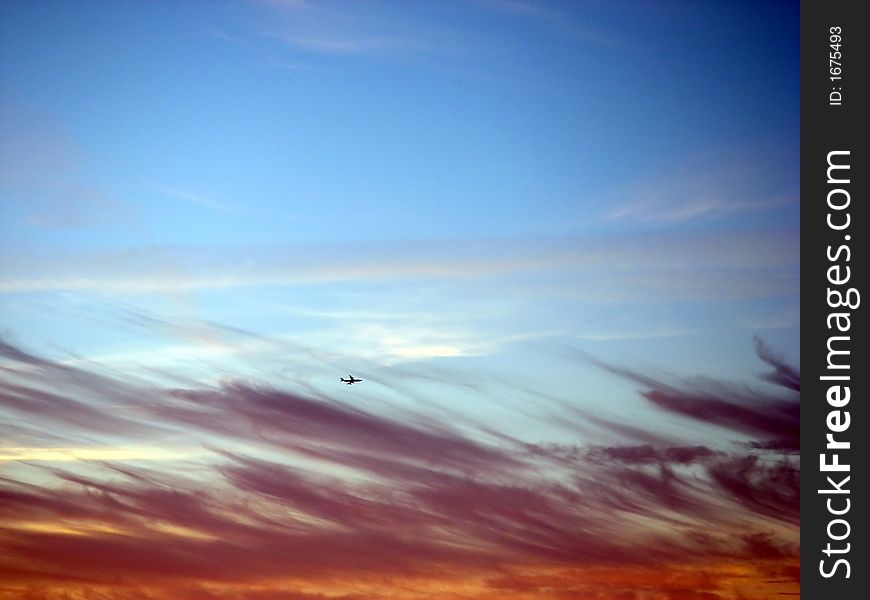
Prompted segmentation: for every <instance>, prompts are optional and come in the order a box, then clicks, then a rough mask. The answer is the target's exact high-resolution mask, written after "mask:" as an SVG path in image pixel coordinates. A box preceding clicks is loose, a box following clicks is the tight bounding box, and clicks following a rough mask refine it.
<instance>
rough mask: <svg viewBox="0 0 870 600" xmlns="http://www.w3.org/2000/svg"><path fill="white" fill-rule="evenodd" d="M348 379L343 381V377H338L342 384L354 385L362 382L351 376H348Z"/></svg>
mask: <svg viewBox="0 0 870 600" xmlns="http://www.w3.org/2000/svg"><path fill="white" fill-rule="evenodd" d="M348 377H349V378H350V379H345V378H344V377H339V379H340V380H341V381H343V382H344V383H346V384H347V385H353V384H355V383H358V382H360V381H362V379H356V378H355V377H354V376H353V375H348Z"/></svg>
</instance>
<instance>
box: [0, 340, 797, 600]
mask: <svg viewBox="0 0 870 600" xmlns="http://www.w3.org/2000/svg"><path fill="white" fill-rule="evenodd" d="M760 348H763V346H760ZM2 349H3V352H2V355H0V357H2V359H3V364H2V370H0V384H2V385H3V386H4V389H13V388H14V386H19V387H25V388H27V389H28V390H30V389H31V388H36V387H37V385H38V386H39V387H40V388H42V389H43V391H44V392H45V393H50V394H51V395H52V396H51V397H52V400H51V402H50V403H48V404H43V403H41V402H38V401H36V400H32V402H33V403H34V407H33V408H32V410H29V411H28V413H27V415H28V420H29V422H32V423H41V422H42V423H46V424H48V423H63V424H64V425H65V426H69V427H74V428H76V429H77V430H80V431H81V432H83V433H87V435H88V436H91V437H94V438H98V439H108V437H111V436H113V435H117V434H119V433H123V434H126V433H127V432H130V433H138V434H143V433H144V434H145V435H146V437H147V438H149V439H150V440H151V441H152V442H154V443H152V446H153V447H162V448H165V449H166V450H172V448H174V446H167V445H166V444H163V445H160V444H158V443H156V442H158V441H159V439H160V437H159V435H158V433H157V432H165V431H176V432H184V436H183V440H184V444H185V447H184V448H191V447H196V448H198V449H199V450H198V451H197V453H195V454H188V455H186V456H184V457H183V458H172V457H169V456H165V457H161V460H160V461H147V460H146V461H144V462H141V461H140V459H142V458H148V456H145V455H137V454H135V453H134V454H132V455H130V456H126V455H124V454H123V451H124V446H122V445H118V444H117V443H116V444H115V445H113V446H107V448H108V449H109V450H108V451H107V452H106V453H105V454H100V453H99V452H96V453H94V454H89V452H88V451H87V448H85V447H81V446H80V447H78V449H75V448H76V447H74V446H69V447H68V448H69V452H70V453H71V454H70V455H71V456H75V457H77V458H79V459H83V460H78V461H75V462H70V461H66V460H63V461H54V460H52V458H53V457H52V456H51V453H52V452H55V451H56V448H57V446H53V447H49V446H47V445H46V446H44V447H43V448H42V450H41V451H40V449H39V447H34V448H30V449H28V452H29V453H30V454H26V453H24V454H21V455H20V456H21V460H19V461H18V462H17V463H14V469H13V470H12V471H9V475H7V476H5V477H3V478H0V529H2V534H3V535H2V536H0V553H2V554H3V555H4V557H6V560H5V562H4V564H3V565H2V566H0V576H2V577H3V579H4V581H5V582H6V587H7V589H8V590H13V591H14V592H15V593H18V594H19V596H21V597H26V594H28V593H29V594H31V595H34V597H39V593H40V590H45V591H46V593H55V592H49V591H50V590H58V591H57V593H61V591H60V590H76V591H77V592H78V593H81V594H84V595H86V596H92V595H93V594H94V593H96V592H95V590H102V592H101V593H104V594H105V597H106V598H107V599H120V598H124V594H126V593H131V592H130V591H131V590H138V592H137V593H139V594H140V596H138V597H146V598H154V599H155V600H156V599H159V598H164V597H171V596H173V595H174V596H176V597H177V596H178V595H179V594H182V595H183V594H187V593H188V591H190V593H191V594H192V595H191V597H197V595H198V594H200V593H203V594H205V593H208V594H212V595H213V596H214V597H216V598H223V597H225V598H236V597H238V598H247V597H251V598H254V597H257V596H256V595H254V596H247V595H246V594H248V593H249V592H250V590H253V589H256V590H259V591H261V592H262V594H263V596H262V597H269V595H268V594H275V597H283V596H286V597H294V596H293V594H302V595H301V596H299V597H301V598H305V597H306V595H309V594H312V593H314V592H313V590H317V591H318V593H325V594H327V596H329V597H347V598H354V597H357V598H365V597H367V596H371V597H396V598H415V597H418V595H417V594H426V593H429V594H438V593H439V590H441V591H443V590H462V591H463V593H465V594H466V596H470V597H481V598H486V597H503V594H504V593H505V591H506V590H512V591H514V592H516V593H518V594H520V593H528V594H530V595H531V596H530V597H541V598H553V599H555V598H559V597H564V595H565V594H576V593H581V591H582V594H583V595H584V597H592V598H594V597H602V598H606V597H612V594H615V593H622V592H626V593H629V592H630V593H631V594H634V597H636V598H649V600H652V598H653V597H654V596H652V595H650V594H652V592H651V590H656V591H657V593H669V594H671V595H672V596H673V597H681V596H683V597H687V598H689V597H698V594H704V593H711V594H713V593H716V594H718V598H719V599H720V600H737V599H738V598H740V597H741V596H740V590H741V589H744V590H745V589H758V590H760V591H759V594H763V593H767V592H771V593H774V592H773V591H771V590H774V591H778V590H780V589H785V590H788V589H794V587H795V586H796V585H797V583H796V579H795V577H794V575H790V576H786V577H785V578H784V579H783V578H780V579H778V583H776V584H774V583H771V582H769V581H768V579H770V577H769V576H768V575H769V573H771V572H777V573H784V572H786V570H787V568H788V567H789V566H794V565H796V564H797V538H798V532H797V527H796V524H797V518H798V511H797V506H798V505H797V497H798V496H797V492H798V482H799V471H798V464H797V462H796V460H794V459H793V458H792V457H790V456H789V455H788V454H787V453H786V454H782V453H778V452H776V451H765V452H761V453H759V452H757V451H755V450H753V449H750V448H747V447H740V446H738V447H734V446H723V447H719V448H714V447H711V446H700V445H695V446H685V445H679V444H676V443H673V442H672V441H671V440H669V438H668V437H667V436H666V435H661V434H658V433H656V432H655V431H649V430H648V428H647V427H646V426H645V425H643V426H641V425H632V426H627V425H626V426H625V427H617V426H616V425H617V424H613V426H607V425H602V423H605V422H606V419H601V418H598V419H597V421H596V419H590V423H589V424H588V425H589V427H587V429H588V430H595V428H596V427H598V428H599V429H603V430H606V431H607V435H606V436H604V437H602V438H601V439H602V440H604V439H607V440H609V442H608V443H606V444H605V443H601V442H600V441H599V442H598V443H594V442H592V443H587V444H585V445H582V446H578V447H576V448H569V447H557V446H548V445H546V444H544V445H541V444H530V443H528V442H527V441H524V440H519V439H516V438H514V437H512V436H507V435H498V432H497V431H492V432H490V431H487V427H478V426H477V425H476V424H475V423H474V422H473V421H472V420H470V419H466V420H463V418H462V417H461V416H459V415H455V416H454V418H453V419H452V420H451V421H450V422H445V421H442V420H440V419H438V418H435V417H434V416H432V415H429V414H426V413H424V412H420V411H416V410H408V409H405V410H403V411H398V410H397V409H396V408H393V409H391V410H390V411H385V410H383V409H382V410H380V411H374V410H371V409H365V408H363V407H361V406H357V405H352V404H349V403H347V402H346V401H341V400H339V399H337V398H333V397H331V396H330V395H329V394H321V395H317V396H315V395H307V394H303V393H300V392H295V391H289V390H282V389H276V388H275V387H272V386H269V385H265V384H262V383H257V382H255V381H246V382H245V381H240V380H235V379H228V380H226V381H225V382H223V383H221V384H216V385H203V384H196V383H191V384H190V385H188V386H187V387H182V388H171V389H167V388H163V387H160V386H157V385H153V384H152V385H150V386H149V385H147V384H145V383H143V382H142V381H140V380H138V379H135V380H132V381H130V382H127V381H125V380H124V378H123V377H121V378H109V377H108V376H106V375H104V374H97V373H92V372H90V371H88V370H87V369H86V368H84V367H80V366H69V365H63V364H59V363H57V362H54V361H51V360H48V359H45V358H40V357H38V356H36V355H34V354H31V353H29V352H26V351H24V350H21V349H20V348H18V347H17V346H15V345H13V344H11V343H8V342H4V344H3V346H2ZM764 356H765V358H766V360H768V361H769V363H770V364H772V365H773V364H776V365H779V367H780V369H781V370H783V369H785V368H786V367H785V365H781V364H780V363H778V362H776V361H775V360H774V359H772V358H771V355H770V351H768V350H765V351H764ZM608 368H609V369H610V371H611V372H614V373H617V374H620V375H621V376H624V377H630V378H631V380H632V381H634V382H636V383H641V384H642V386H643V388H651V387H655V388H656V389H658V390H666V391H668V392H669V393H670V394H671V395H673V396H675V397H676V398H677V400H676V401H675V403H674V404H673V405H672V404H669V403H656V402H652V406H653V407H655V408H657V409H658V410H659V411H660V412H661V413H662V414H668V415H672V416H678V417H680V418H683V419H687V420H689V421H705V422H709V423H710V424H712V425H714V426H716V427H718V428H722V429H725V430H727V431H729V432H732V433H735V434H742V433H745V432H746V431H747V430H749V431H751V432H753V433H764V434H766V435H765V436H762V437H761V439H767V437H766V436H767V435H769V436H771V437H773V436H774V435H780V434H782V433H783V430H785V432H786V433H788V431H789V430H788V427H789V426H790V425H789V423H790V421H788V419H786V420H785V421H784V424H785V425H782V424H779V423H776V424H771V423H768V422H766V421H763V420H762V424H761V425H759V424H757V422H758V420H757V415H755V413H754V412H751V414H750V415H749V416H747V415H744V414H743V413H740V412H739V411H737V412H733V411H732V410H727V411H721V410H719V409H718V408H716V407H717V406H718V405H717V401H718V402H726V403H728V404H729V405H734V406H743V407H745V406H746V405H753V404H755V403H757V398H755V397H754V396H751V395H750V394H749V393H747V392H746V391H745V390H741V389H740V388H727V387H725V386H723V387H721V388H716V389H718V390H719V391H720V392H721V395H722V397H721V398H719V397H717V398H716V399H715V401H713V400H712V399H711V398H708V397H705V398H701V399H700V400H698V403H699V404H701V405H703V406H707V407H708V409H706V410H687V409H685V408H684V407H683V406H682V404H680V402H682V401H683V398H682V397H681V396H679V394H677V393H675V392H678V391H679V389H678V388H676V387H674V386H665V385H664V384H661V383H658V382H656V380H654V379H652V378H650V377H648V376H646V375H643V374H639V373H634V372H630V371H621V370H619V369H616V368H614V367H608ZM786 372H788V373H792V374H794V375H797V371H786ZM479 383H480V382H479ZM785 383H788V384H791V383H793V381H792V380H791V379H786V380H785ZM70 384H72V385H70ZM444 384H445V385H447V384H449V382H444ZM708 387H710V388H713V386H712V385H709V386H708ZM485 389H486V388H485V385H484V388H483V391H485ZM728 390H731V391H732V392H734V391H736V392H739V393H737V394H736V396H735V395H733V394H732V395H728V393H727V392H728ZM648 392H649V390H646V392H645V393H647V394H648ZM789 392H791V389H789ZM22 393H23V392H22ZM28 394H29V395H28ZM31 395H32V392H27V394H25V397H27V398H30V396H31ZM8 398H9V395H8V394H7V396H4V397H3V398H2V399H3V400H4V404H0V411H10V410H11V411H13V412H20V410H21V408H20V406H18V404H16V403H15V402H11V403H10V402H8ZM133 398H135V401H132V400H131V399H133ZM71 402H75V403H76V404H75V405H70V403H71ZM131 402H135V404H136V406H137V411H138V412H137V413H136V414H138V416H139V418H138V421H137V425H138V428H137V427H134V426H133V425H132V424H131V423H130V422H129V418H128V416H125V415H124V414H123V413H124V410H126V409H127V408H128V407H129V405H130V404H131ZM70 406H72V408H69V407H70ZM710 406H712V407H714V408H713V409H709V407H710ZM73 408H75V409H76V413H75V414H73ZM119 409H121V410H120V412H119ZM735 415H737V416H735ZM575 416H576V418H578V419H582V418H583V416H584V413H582V412H577V413H576V414H575ZM747 422H752V423H754V424H753V425H752V426H747V424H746V423H747ZM107 429H111V431H107ZM490 429H491V427H490ZM645 430H646V433H644V431H645ZM107 436H108V437H107ZM593 439H594V438H593ZM638 440H641V443H638ZM143 447H144V446H143ZM184 448H179V449H180V450H184ZM735 448H736V449H735ZM112 449H114V450H115V451H116V454H115V455H112V453H111V450H112ZM6 452H7V453H10V454H11V450H10V449H8V448H7V449H6ZM40 452H43V453H45V454H43V456H42V458H44V459H46V460H42V458H40V457H39V454H40ZM118 452H120V454H118ZM46 454H47V455H46ZM34 458H36V459H37V460H36V461H35V462H34V461H33V460H32V459H34ZM164 459H165V460H164ZM28 461H29V462H28ZM137 461H138V462H137ZM7 464H9V463H7ZM711 532H715V533H711ZM724 565H731V566H734V565H739V566H740V568H741V569H743V571H742V572H743V573H745V575H744V576H745V577H747V578H748V579H746V580H745V581H742V582H735V581H734V580H733V579H731V578H730V577H731V576H730V575H729V574H728V573H729V572H733V571H728V569H727V568H725V566H724ZM617 574H620V575H619V576H617ZM653 574H658V575H659V576H660V577H661V578H660V579H655V578H654V577H653ZM701 574H703V577H704V578H706V579H703V578H701ZM699 578H701V579H703V581H702V580H701V579H699ZM753 586H755V587H753ZM204 590H208V592H205V591H204ZM408 590H417V591H418V592H416V593H411V592H409V591H408ZM765 590H766V591H765ZM250 593H252V592H250ZM448 593H451V592H448ZM457 593H458V592H457ZM693 593H694V594H695V596H692V594H693ZM488 594H491V596H488ZM0 597H2V595H0ZM205 597H208V596H205ZM315 597H316V596H315ZM447 597H449V596H447ZM759 597H761V596H759Z"/></svg>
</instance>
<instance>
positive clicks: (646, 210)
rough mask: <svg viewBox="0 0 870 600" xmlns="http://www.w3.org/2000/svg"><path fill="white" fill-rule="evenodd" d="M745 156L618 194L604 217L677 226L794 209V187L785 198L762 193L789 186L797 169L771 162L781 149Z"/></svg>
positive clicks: (694, 163)
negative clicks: (784, 184)
mask: <svg viewBox="0 0 870 600" xmlns="http://www.w3.org/2000/svg"><path fill="white" fill-rule="evenodd" d="M744 153H745V155H744V156H739V157H736V158H720V159H719V161H718V162H717V163H715V164H712V165H711V164H709V162H705V161H704V160H697V159H696V160H688V161H685V162H684V163H682V164H678V165H676V166H675V167H674V168H672V169H670V170H669V171H668V172H667V174H666V175H664V176H662V177H659V178H651V179H650V180H647V181H643V182H640V183H638V184H635V185H634V186H632V187H630V188H627V189H625V190H623V191H622V192H620V193H619V194H618V195H616V196H615V197H614V198H612V199H611V200H610V204H611V205H615V206H614V208H612V209H610V210H609V211H608V212H607V213H605V215H604V217H605V219H606V220H613V221H627V222H636V223H643V224H650V225H655V224H659V225H677V224H681V223H686V222H691V221H709V220H716V219H723V218H727V217H732V216H738V215H752V214H758V213H765V212H771V211H775V210H777V209H782V208H785V207H792V208H794V207H796V206H797V204H798V190H797V189H796V188H795V187H794V186H793V185H791V186H787V187H792V188H794V189H793V191H792V192H791V193H783V192H782V191H781V190H782V188H778V189H777V191H775V192H774V191H769V192H766V191H765V190H769V189H770V190H772V189H774V188H771V186H770V183H769V182H770V181H773V180H782V181H783V182H788V181H789V179H790V177H789V176H788V173H789V172H790V171H789V169H796V167H792V166H787V165H786V164H785V163H783V162H779V163H778V162H776V161H775V160H773V159H771V158H770V155H779V154H782V151H781V149H780V150H777V149H776V148H773V149H771V148H748V149H745V150H744ZM795 164H796V162H795ZM794 173H796V170H795V171H794Z"/></svg>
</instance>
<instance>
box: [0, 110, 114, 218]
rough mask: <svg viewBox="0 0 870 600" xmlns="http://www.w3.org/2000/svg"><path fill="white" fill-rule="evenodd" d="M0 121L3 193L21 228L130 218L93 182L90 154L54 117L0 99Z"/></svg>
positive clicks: (107, 193) (0, 165)
mask: <svg viewBox="0 0 870 600" xmlns="http://www.w3.org/2000/svg"><path fill="white" fill-rule="evenodd" d="M0 117H2V118H0V140H2V143H0V190H3V191H4V192H5V194H4V195H5V196H6V199H5V200H4V201H6V202H9V203H10V205H11V206H12V207H13V208H14V209H15V212H14V213H13V214H15V215H16V217H18V219H17V222H18V223H19V224H20V223H23V224H26V225H31V226H36V227H43V228H71V227H90V226H94V225H100V224H104V223H107V222H108V223H112V222H119V221H123V220H125V219H129V216H130V212H129V211H130V209H129V206H127V205H125V204H124V203H122V202H121V201H119V200H118V199H117V198H115V197H113V196H112V195H111V194H110V193H109V192H107V191H106V190H105V189H103V188H102V187H101V186H99V185H95V184H93V183H92V182H91V181H90V179H89V177H88V174H87V169H86V162H87V161H86V158H87V157H86V155H85V153H84V152H83V151H82V149H81V148H80V147H79V146H78V145H77V143H76V142H75V140H74V139H73V138H72V136H71V135H70V134H69V132H68V131H67V129H66V127H65V126H64V125H63V123H62V122H60V121H59V120H58V119H57V118H56V117H55V116H54V115H52V114H50V113H46V112H43V111H41V110H37V109H35V108H32V107H30V106H27V105H26V104H23V103H21V102H18V101H15V100H12V99H8V98H0Z"/></svg>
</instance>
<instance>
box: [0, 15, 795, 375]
mask: <svg viewBox="0 0 870 600" xmlns="http://www.w3.org/2000/svg"><path fill="white" fill-rule="evenodd" d="M3 13H4V18H3V20H2V23H3V24H2V27H3V31H2V36H0V38H2V42H0V44H2V49H0V57H2V58H0V60H2V63H0V65H2V80H0V84H2V94H3V96H2V98H3V100H2V102H3V105H2V106H3V111H2V115H3V120H2V128H3V129H2V131H3V139H4V143H3V145H4V153H3V158H4V160H3V164H4V169H3V173H2V176H3V179H2V189H0V193H2V211H3V212H2V234H3V235H2V242H0V248H2V252H3V258H4V265H5V266H4V273H5V275H4V277H3V281H2V282H0V287H2V296H0V302H2V304H3V306H4V311H3V314H4V315H6V317H5V318H6V319H7V321H6V323H5V324H4V326H5V327H6V330H7V332H9V333H10V334H11V335H14V336H17V337H18V338H20V339H22V340H27V341H28V342H30V343H32V344H35V345H37V346H39V347H45V348H49V347H50V348H54V349H55V350H58V349H59V348H64V349H65V350H66V351H74V352H77V353H81V354H82V355H84V356H123V355H125V354H130V352H131V351H132V350H133V349H135V352H134V353H135V354H136V355H137V356H141V355H142V354H143V353H145V354H149V355H152V356H153V357H156V356H160V355H161V354H160V352H161V351H162V350H160V348H162V347H163V346H161V344H164V343H165V340H163V341H161V340H159V339H156V338H159V336H152V338H151V339H149V338H148V337H147V336H145V337H140V336H137V335H135V333H134V332H133V331H130V330H129V328H125V327H121V326H119V325H118V323H117V319H118V315H117V314H116V313H117V311H118V310H134V311H142V312H144V313H147V314H148V315H150V316H152V317H160V318H166V319H167V320H170V321H171V320H178V321H179V322H183V323H187V324H196V323H199V322H202V321H210V322H215V323H221V324H226V325H231V326H235V327H239V328H243V329H246V330H250V331H252V332H256V333H258V334H261V335H270V336H284V337H288V338H292V339H294V340H296V341H299V342H300V343H302V342H304V343H306V344H308V345H311V346H313V347H317V348H322V349H323V350H324V351H327V352H333V353H336V354H337V355H341V356H343V357H348V359H347V360H348V361H349V364H348V365H347V368H363V369H365V368H366V367H369V368H371V366H372V365H381V366H384V365H386V366H389V365H392V364H395V363H396V362H401V361H405V360H412V361H420V360H433V361H436V362H437V361H438V360H443V359H446V358H447V357H450V358H451V359H455V358H456V357H462V356H465V357H476V359H478V362H475V363H473V364H475V365H478V364H481V363H479V360H484V359H486V357H489V358H488V359H486V360H484V362H483V363H482V364H485V365H489V364H491V366H492V368H493V370H494V371H495V372H498V373H500V374H504V373H505V371H504V369H508V370H511V369H513V368H514V367H513V365H514V364H515V363H516V362H517V361H519V362H522V361H524V360H526V358H523V357H524V356H525V355H529V354H532V353H534V352H536V351H538V350H533V349H532V347H533V346H534V344H546V343H548V342H550V341H554V342H558V343H563V342H565V343H569V344H575V345H577V346H580V347H582V348H584V349H586V350H587V351H589V352H592V353H601V354H602V355H603V356H606V357H608V358H611V359H613V360H616V361H620V362H621V361H645V362H647V363H649V364H657V365H658V366H659V367H660V368H663V369H672V370H675V371H681V370H685V371H687V372H693V371H697V370H707V371H711V374H721V375H727V376H740V375H741V374H743V373H749V372H751V371H749V369H751V368H752V366H753V361H754V358H753V357H752V353H751V351H749V350H750V349H751V339H752V336H753V335H756V334H758V335H761V336H762V337H764V338H765V339H767V340H768V341H769V342H770V343H772V344H773V345H774V346H775V347H776V348H778V350H779V351H781V352H782V353H783V354H784V355H785V356H787V357H788V358H789V359H790V360H792V361H797V360H798V354H797V352H798V350H797V342H798V329H797V326H798V314H799V301H798V294H797V290H798V262H797V261H798V251H797V241H798V238H797V228H798V197H797V194H798V183H797V181H798V180H797V167H798V157H797V149H798V127H797V120H798V97H797V88H798V63H797V28H796V18H797V15H796V11H794V10H793V9H792V7H790V6H789V5H787V4H783V3H771V4H764V5H762V6H758V5H756V4H755V3H746V4H743V5H736V6H731V5H728V6H720V5H715V4H709V5H698V4H696V3H682V2H663V3H655V4H650V3H622V4H619V5H612V4H610V3H603V2H602V3H599V2H583V3H555V4H547V3H543V4H526V3H522V2H502V1H483V0H481V1H479V2H475V1H468V2H459V1H457V2H432V3H429V2H423V3H404V4H398V5H397V4H394V3H378V2H374V3H354V4H350V5H348V4H343V3H328V2H325V3H319V2H311V3H309V2H278V1H276V2H266V1H264V2H216V3H209V4H208V5H207V6H206V5H203V4H199V3H190V4H183V5H182V4H179V3H175V2H153V3H142V2H117V3H110V4H107V3H103V2H95V3H89V2H84V3H75V4H72V3H44V2H34V3H9V4H7V5H5V6H4V8H3ZM762 58H763V59H762ZM119 306H121V307H124V308H123V309H118V307H119ZM112 311H115V312H112ZM191 326H194V325H191ZM130 336H133V337H130ZM194 339H195V336H194ZM711 340H715V343H711ZM185 343H191V342H190V339H187V340H186V341H185ZM192 343H193V345H196V342H192ZM170 356H171V354H170ZM508 356H510V357H511V358H510V359H508V358H506V357H508ZM481 357H483V358H481ZM358 358H359V359H365V360H367V361H372V362H371V364H369V363H366V364H359V365H357V364H356V363H354V362H353V361H354V360H357V359H358ZM339 362H341V361H339ZM454 362H455V360H454ZM543 362H544V363H545V364H546V362H547V361H546V360H544V361H543ZM469 364H472V363H469ZM459 368H463V367H461V366H460V367H459ZM475 368H477V367H475ZM541 368H542V369H544V372H546V375H545V376H539V377H537V378H536V379H537V380H543V385H548V384H547V383H546V381H547V380H548V379H550V378H553V380H554V381H556V382H558V383H554V384H552V385H553V387H554V388H556V387H558V386H559V385H563V384H564V383H563V379H564V378H562V377H559V376H558V374H557V373H552V372H551V371H554V370H556V371H558V369H548V368H547V367H546V366H542V367H541ZM340 370H346V369H345V368H344V367H342V368H340ZM573 377H574V375H573V373H572V374H571V375H570V376H569V377H567V379H568V380H571V379H572V378H573ZM538 383H540V381H539V382H538ZM601 385H604V384H603V383H602V384H601ZM553 391H555V389H554V390H553Z"/></svg>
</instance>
